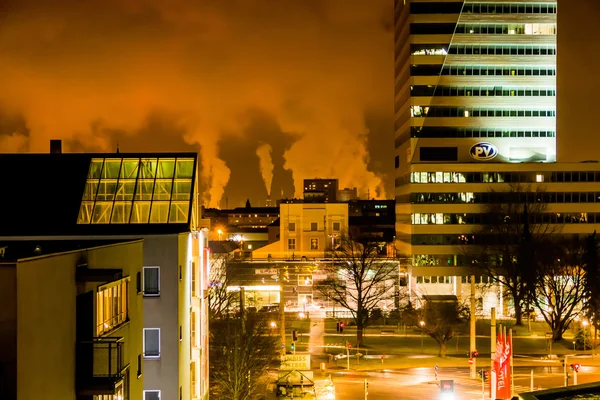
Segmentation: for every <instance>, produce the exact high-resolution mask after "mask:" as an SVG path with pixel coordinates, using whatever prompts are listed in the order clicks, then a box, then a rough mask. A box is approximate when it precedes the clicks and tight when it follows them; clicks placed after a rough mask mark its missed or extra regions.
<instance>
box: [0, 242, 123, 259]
mask: <svg viewBox="0 0 600 400" xmlns="http://www.w3.org/2000/svg"><path fill="white" fill-rule="evenodd" d="M133 241H134V240H12V241H10V240H9V241H0V263H3V262H16V261H18V260H22V259H26V258H32V257H41V256H49V255H53V254H59V253H66V252H70V251H76V250H85V249H92V248H96V247H101V246H107V245H111V244H117V243H128V242H133Z"/></svg>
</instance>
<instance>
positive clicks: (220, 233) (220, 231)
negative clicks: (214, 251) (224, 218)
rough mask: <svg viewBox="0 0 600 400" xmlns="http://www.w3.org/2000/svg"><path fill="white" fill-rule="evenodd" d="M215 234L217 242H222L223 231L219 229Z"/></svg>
mask: <svg viewBox="0 0 600 400" xmlns="http://www.w3.org/2000/svg"><path fill="white" fill-rule="evenodd" d="M217 233H218V234H219V242H220V241H221V240H223V231H222V230H221V229H219V230H218V231H217Z"/></svg>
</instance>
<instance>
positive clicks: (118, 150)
mask: <svg viewBox="0 0 600 400" xmlns="http://www.w3.org/2000/svg"><path fill="white" fill-rule="evenodd" d="M117 154H119V142H118V141H117Z"/></svg>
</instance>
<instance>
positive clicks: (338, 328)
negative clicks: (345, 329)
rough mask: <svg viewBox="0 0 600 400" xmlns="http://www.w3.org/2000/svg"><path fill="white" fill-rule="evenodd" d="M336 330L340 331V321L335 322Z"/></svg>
mask: <svg viewBox="0 0 600 400" xmlns="http://www.w3.org/2000/svg"><path fill="white" fill-rule="evenodd" d="M335 331H336V332H339V331H340V323H339V322H338V323H337V324H335Z"/></svg>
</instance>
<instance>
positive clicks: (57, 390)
mask: <svg viewBox="0 0 600 400" xmlns="http://www.w3.org/2000/svg"><path fill="white" fill-rule="evenodd" d="M143 258H144V254H143V243H142V241H141V240H132V241H122V242H119V241H114V240H113V241H106V240H105V241H85V240H78V241H56V240H55V241H24V240H23V241H2V242H0V302H1V304H2V307H0V383H1V384H0V398H2V399H7V400H10V399H16V400H28V399H65V400H68V399H72V400H76V399H77V400H117V399H121V400H125V399H141V398H142V393H143V389H144V378H145V377H144V370H143V365H142V364H143V362H142V360H143V343H142V330H143V326H144V323H143V297H142V290H141V273H142V266H143Z"/></svg>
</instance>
